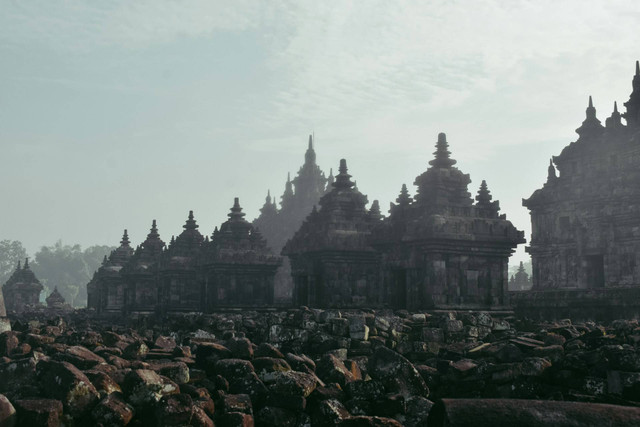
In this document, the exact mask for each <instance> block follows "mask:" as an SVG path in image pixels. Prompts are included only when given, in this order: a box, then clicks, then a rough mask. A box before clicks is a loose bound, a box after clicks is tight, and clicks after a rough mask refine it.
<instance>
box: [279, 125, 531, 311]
mask: <svg viewBox="0 0 640 427" xmlns="http://www.w3.org/2000/svg"><path fill="white" fill-rule="evenodd" d="M434 154H435V158H434V160H432V161H431V162H430V165H431V167H430V168H429V169H428V170H427V171H426V172H424V173H423V174H421V175H419V176H418V177H417V178H416V180H415V185H416V186H417V187H418V190H417V195H416V197H415V200H412V198H411V197H410V196H409V194H408V190H407V188H406V186H403V187H402V192H401V194H400V196H399V197H398V199H397V203H398V204H397V205H395V204H392V206H391V210H390V216H389V217H388V218H385V219H381V216H380V210H379V207H378V203H377V202H374V203H373V204H372V207H371V209H370V210H369V211H367V210H366V208H365V205H366V203H367V198H366V196H364V195H362V194H361V193H360V192H359V191H358V190H357V189H356V188H354V184H353V183H352V182H351V181H350V175H348V174H347V168H346V162H345V161H344V160H343V161H341V164H340V174H339V175H338V176H337V177H336V180H335V182H334V183H333V185H332V186H333V189H332V190H331V191H330V192H329V193H328V194H327V195H325V196H323V198H322V199H321V200H320V209H319V210H317V211H315V210H314V211H313V212H312V213H311V215H310V216H309V217H308V218H307V220H306V221H305V223H304V224H303V225H302V227H301V228H300V230H299V231H298V232H297V233H296V234H295V235H294V237H293V238H292V239H291V240H290V241H289V242H288V243H287V245H286V246H285V248H284V250H283V254H284V255H287V256H289V257H290V259H291V261H292V275H293V277H294V281H295V292H294V297H295V302H296V303H298V304H308V305H312V306H319V307H346V306H380V305H384V306H392V307H395V308H407V309H416V308H434V307H436V308H445V307H469V308H479V307H484V308H487V307H494V308H495V307H505V306H507V305H508V289H507V285H508V272H507V268H508V258H509V256H510V255H511V253H512V252H513V250H514V248H515V247H516V246H517V245H518V244H519V243H524V241H525V240H524V233H523V232H522V231H519V230H517V229H516V228H515V227H514V226H513V224H511V222H510V221H508V220H507V219H506V217H505V215H500V214H499V213H498V211H499V205H498V202H496V201H492V196H491V194H490V193H489V190H488V188H487V185H486V182H484V181H483V182H482V185H481V186H480V189H479V191H478V195H477V196H476V198H475V202H474V199H473V198H472V197H471V195H470V194H469V193H468V191H467V186H468V184H469V183H470V182H471V180H470V178H469V175H466V174H464V173H462V172H461V171H460V170H459V169H457V168H456V167H454V165H455V164H456V161H455V160H453V159H452V158H451V157H450V152H449V151H448V143H447V140H446V136H445V134H443V133H441V134H440V135H439V136H438V142H437V144H436V152H435V153H434Z"/></svg>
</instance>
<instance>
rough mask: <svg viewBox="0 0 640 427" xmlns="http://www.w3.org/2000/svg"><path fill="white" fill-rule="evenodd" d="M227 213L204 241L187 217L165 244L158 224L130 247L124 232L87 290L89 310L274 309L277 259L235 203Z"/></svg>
mask: <svg viewBox="0 0 640 427" xmlns="http://www.w3.org/2000/svg"><path fill="white" fill-rule="evenodd" d="M228 216H229V220H228V221H226V222H225V223H223V224H222V225H221V227H220V229H219V230H218V228H217V227H216V229H215V230H214V232H213V234H212V236H211V239H209V238H208V237H203V236H202V234H201V233H200V232H199V231H198V225H197V223H196V221H195V219H194V216H193V212H189V216H188V218H187V221H186V223H185V225H184V226H183V228H184V230H183V231H182V233H181V234H180V235H179V236H178V237H176V238H172V239H171V242H170V243H169V245H168V246H167V245H166V244H165V243H164V241H163V240H162V239H161V237H160V234H159V232H158V227H157V224H156V221H155V220H154V221H153V223H152V226H151V230H150V232H149V234H148V235H147V238H146V239H145V241H144V242H143V243H142V244H141V245H140V246H138V247H137V248H136V249H135V250H133V249H132V248H131V246H130V242H129V237H128V235H127V231H126V230H125V233H124V236H123V237H122V241H121V242H120V247H119V248H117V249H115V250H114V251H113V252H112V253H111V255H110V256H109V257H105V260H104V261H103V264H102V266H101V267H100V268H99V269H98V271H97V272H95V274H94V276H93V278H92V280H91V281H90V282H89V284H88V285H87V293H88V302H89V308H93V309H95V310H96V311H97V312H99V313H122V312H138V313H145V312H155V313H166V312H185V311H201V312H207V311H213V310H215V309H219V308H241V307H265V306H270V305H272V304H273V295H274V277H275V273H276V270H277V268H278V267H279V266H280V264H281V258H280V257H279V256H277V255H275V254H274V253H273V252H272V251H271V250H270V249H269V248H268V247H267V243H266V241H265V239H264V237H262V235H261V234H260V232H259V231H257V230H256V229H255V228H254V227H253V226H252V225H251V223H249V222H247V221H246V220H245V219H244V216H245V214H244V213H243V212H242V208H241V207H240V203H239V200H238V199H237V198H236V199H235V201H234V205H233V207H232V208H231V212H230V213H229V214H228Z"/></svg>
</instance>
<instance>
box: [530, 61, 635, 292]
mask: <svg viewBox="0 0 640 427" xmlns="http://www.w3.org/2000/svg"><path fill="white" fill-rule="evenodd" d="M632 87H633V91H632V93H631V95H630V97H629V101H627V102H626V103H625V104H624V105H625V107H626V113H625V114H620V113H619V112H618V108H617V104H614V108H613V112H612V113H611V116H610V117H609V118H607V119H606V120H605V125H604V126H603V125H602V124H601V122H600V120H598V119H597V117H596V109H595V108H594V106H593V101H592V99H591V97H589V105H588V107H587V109H586V118H585V120H584V121H583V122H582V125H581V126H580V127H579V128H578V129H576V133H577V134H578V139H577V140H576V141H575V142H572V143H570V144H569V145H568V146H566V147H565V148H564V149H563V150H562V152H561V153H560V155H558V156H554V157H553V158H552V160H551V162H550V165H549V168H548V176H547V181H546V183H545V184H544V186H543V187H542V188H541V189H539V190H536V191H535V192H534V193H533V194H532V195H531V197H529V198H528V199H523V201H522V204H523V205H524V206H525V207H527V208H528V209H529V210H530V213H531V226H532V233H531V244H530V246H529V247H528V248H527V249H526V250H527V252H529V253H530V254H531V257H532V263H533V289H534V290H546V289H560V288H604V287H626V286H632V285H638V283H640V204H638V200H640V133H638V130H639V129H640V66H639V64H638V62H636V74H635V76H634V77H633V83H632ZM623 117H624V118H625V119H626V122H627V124H626V126H625V125H624V124H623V123H622V120H621V119H622V118H623Z"/></svg>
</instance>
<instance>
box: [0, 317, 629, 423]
mask: <svg viewBox="0 0 640 427" xmlns="http://www.w3.org/2000/svg"><path fill="white" fill-rule="evenodd" d="M117 320H118V321H117V322H116V323H113V322H115V320H114V321H105V320H100V321H98V320H90V319H89V318H88V317H87V315H86V313H82V312H79V313H74V314H70V315H69V316H67V317H66V318H61V317H57V318H54V319H49V320H40V321H37V320H31V321H28V322H27V321H25V320H22V321H20V320H15V321H14V322H13V325H12V327H13V331H9V332H4V333H2V334H0V356H1V359H0V393H2V394H1V395H0V427H4V426H13V425H28V426H40V425H46V426H56V425H66V426H74V425H75V426H84V425H97V426H124V425H130V426H146V425H160V426H175V425H185V426H186V425H190V426H213V425H214V423H215V425H219V426H252V425H258V426H303V425H311V426H324V425H336V424H339V425H343V426H397V425H406V426H424V425H427V421H428V417H429V413H430V411H431V409H432V407H433V402H434V401H439V400H440V399H445V400H444V401H445V402H447V398H474V399H480V398H507V399H542V400H555V401H577V402H599V403H609V404H616V405H624V406H628V407H634V406H640V347H639V343H640V327H639V326H638V323H637V322H633V321H624V320H619V321H615V322H613V323H611V324H610V325H607V326H606V327H605V326H602V325H596V324H594V323H581V324H572V323H571V322H570V321H568V320H566V321H561V322H556V323H549V324H531V323H527V322H523V321H515V320H514V319H511V318H507V317H502V318H500V317H492V316H491V315H489V314H487V313H461V312H459V313H454V312H448V313H446V312H443V313H431V314H426V313H413V314H410V313H407V312H403V311H400V312H395V313H394V312H391V311H379V312H374V311H373V310H371V311H343V312H340V311H337V310H310V309H307V308H301V309H295V310H288V311H279V312H251V311H248V312H242V314H234V313H224V314H214V315H207V316H196V315H184V316H179V317H173V318H170V319H168V320H164V321H163V322H162V323H154V321H153V319H152V318H144V319H138V320H136V321H130V322H128V324H127V325H125V324H124V323H123V321H122V319H117ZM485 405H486V404H485ZM520 406H522V405H520ZM465 407H466V408H469V405H468V404H464V405H460V408H465ZM451 408H455V405H453V404H452V405H451ZM630 409H631V408H630ZM460 410H461V411H462V410H463V409H460ZM467 411H468V409H467ZM577 411H578V412H579V410H577ZM452 419H453V418H452ZM432 425H434V424H433V421H432ZM452 425H453V423H452Z"/></svg>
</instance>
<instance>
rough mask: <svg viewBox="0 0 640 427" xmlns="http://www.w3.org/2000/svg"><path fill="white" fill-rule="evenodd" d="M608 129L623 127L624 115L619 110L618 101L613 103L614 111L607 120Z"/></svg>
mask: <svg viewBox="0 0 640 427" xmlns="http://www.w3.org/2000/svg"><path fill="white" fill-rule="evenodd" d="M604 123H605V126H606V128H607V130H612V129H619V128H621V127H622V115H621V114H620V113H619V112H618V103H617V102H614V103H613V113H611V116H610V117H608V118H607V119H606V120H605V122H604Z"/></svg>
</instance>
